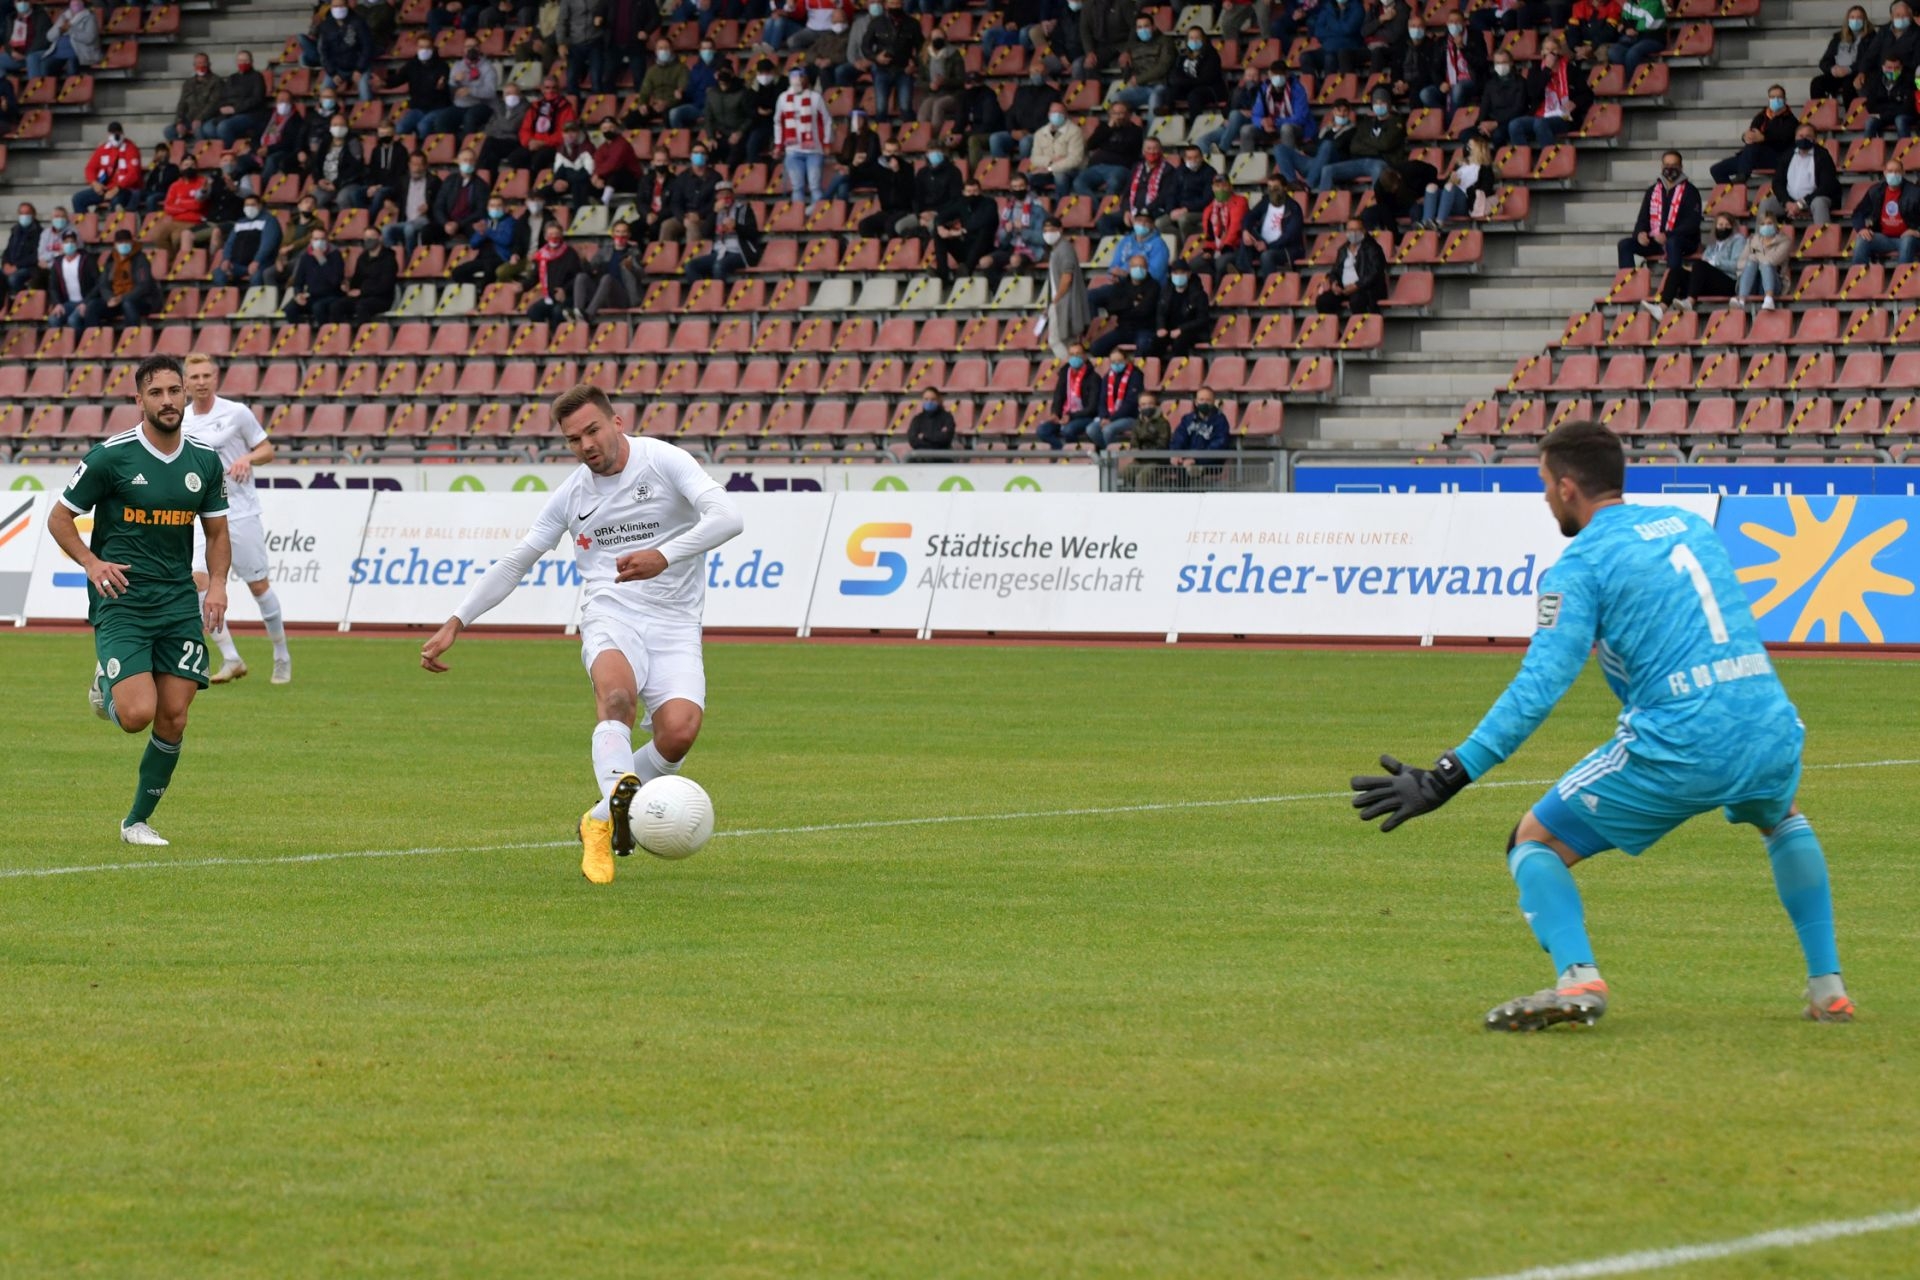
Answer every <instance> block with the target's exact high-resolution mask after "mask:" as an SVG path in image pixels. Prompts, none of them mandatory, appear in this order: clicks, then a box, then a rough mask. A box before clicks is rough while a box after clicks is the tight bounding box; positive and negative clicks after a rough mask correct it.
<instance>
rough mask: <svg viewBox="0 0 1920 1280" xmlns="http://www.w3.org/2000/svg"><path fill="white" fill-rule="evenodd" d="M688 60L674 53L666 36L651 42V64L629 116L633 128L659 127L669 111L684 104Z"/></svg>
mask: <svg viewBox="0 0 1920 1280" xmlns="http://www.w3.org/2000/svg"><path fill="white" fill-rule="evenodd" d="M688 78H689V73H688V71H687V64H686V63H684V62H682V61H680V59H678V58H676V57H674V56H673V45H672V44H671V43H669V42H668V41H667V40H666V38H665V37H662V38H660V39H658V40H656V41H654V43H653V65H652V66H650V67H648V68H647V74H646V75H645V76H644V77H642V78H641V80H640V88H639V91H638V92H637V93H636V94H635V102H634V107H633V110H632V112H631V113H630V114H629V119H630V120H631V121H632V122H633V124H634V127H635V128H645V129H652V128H658V127H660V126H661V125H662V124H663V123H664V122H665V120H666V118H667V115H668V113H669V112H671V111H673V110H674V109H675V108H676V107H682V106H685V105H687V102H686V96H687V82H688Z"/></svg>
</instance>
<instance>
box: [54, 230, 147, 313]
mask: <svg viewBox="0 0 1920 1280" xmlns="http://www.w3.org/2000/svg"><path fill="white" fill-rule="evenodd" d="M123 234H124V233H123ZM127 244H128V246H129V247H131V246H132V244H133V237H132V236H128V237H127ZM99 280H100V270H99V266H98V264H96V263H95V262H94V260H93V255H92V254H90V253H85V252H82V250H81V247H80V236H79V234H78V233H77V232H74V231H71V230H69V231H66V232H63V233H62V234H61V238H60V251H59V253H57V254H56V255H54V258H53V260H52V261H51V262H50V263H49V264H48V266H47V298H48V301H49V302H51V303H52V305H51V306H49V307H48V308H47V323H48V324H50V325H54V326H56V327H57V326H60V325H65V326H66V327H68V328H70V329H78V328H79V327H80V326H81V325H83V324H85V323H86V322H87V299H88V298H90V297H92V296H93V290H94V286H95V285H96V284H98V283H99Z"/></svg>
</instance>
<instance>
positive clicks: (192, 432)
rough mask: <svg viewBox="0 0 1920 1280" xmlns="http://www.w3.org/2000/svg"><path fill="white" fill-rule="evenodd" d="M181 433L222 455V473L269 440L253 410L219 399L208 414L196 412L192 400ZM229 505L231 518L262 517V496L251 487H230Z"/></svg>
mask: <svg viewBox="0 0 1920 1280" xmlns="http://www.w3.org/2000/svg"><path fill="white" fill-rule="evenodd" d="M180 429H181V430H182V431H184V432H186V433H187V438H188V439H190V440H192V441H193V442H194V443H195V444H203V445H205V446H206V447H207V448H209V449H211V450H213V451H214V452H215V453H217V454H219V455H220V466H221V468H222V469H223V470H224V469H226V468H230V467H232V466H233V464H234V463H236V462H238V461H239V460H240V459H242V458H244V457H246V456H247V455H248V454H249V453H251V452H253V450H254V448H255V447H256V446H257V445H259V444H260V442H261V441H263V440H265V439H266V438H267V433H266V432H265V431H264V430H262V429H261V427H260V419H258V418H256V417H254V416H253V410H251V409H249V408H247V406H245V405H243V404H241V403H240V402H239V401H237V400H227V399H223V398H221V397H220V396H215V397H214V398H213V407H212V408H210V409H208V410H207V411H206V412H205V413H196V412H194V408H193V402H192V401H191V400H189V401H188V402H187V413H186V416H185V417H184V418H183V419H181V422H180ZM227 504H228V507H229V511H228V515H229V516H230V517H231V518H232V519H235V520H243V519H245V518H247V517H249V516H258V515H259V514H260V494H259V492H258V491H257V490H256V489H255V488H254V487H253V485H252V484H251V483H249V484H233V483H229V484H228V485H227Z"/></svg>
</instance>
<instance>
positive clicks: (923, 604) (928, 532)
mask: <svg viewBox="0 0 1920 1280" xmlns="http://www.w3.org/2000/svg"><path fill="white" fill-rule="evenodd" d="M955 501H956V499H955V496H954V495H953V494H952V493H843V494H840V495H838V496H837V497H836V498H835V499H834V503H833V519H832V520H831V521H830V522H829V523H828V525H827V537H826V544H825V546H823V547H822V548H821V552H820V576H819V578H818V580H817V581H816V582H815V583H814V587H813V606H812V608H811V609H809V610H808V613H807V626H808V627H809V628H826V629H830V630H839V629H845V628H854V629H858V630H876V631H912V632H915V633H919V632H921V631H923V630H924V629H925V628H926V625H927V610H928V607H929V606H930V605H931V604H932V603H933V596H934V577H935V557H934V556H933V555H932V554H930V553H929V551H928V543H929V541H930V540H931V539H934V538H937V537H938V536H939V535H941V534H942V533H944V532H945V530H946V528H947V524H948V520H949V517H950V513H951V512H952V510H953V504H954V502H955Z"/></svg>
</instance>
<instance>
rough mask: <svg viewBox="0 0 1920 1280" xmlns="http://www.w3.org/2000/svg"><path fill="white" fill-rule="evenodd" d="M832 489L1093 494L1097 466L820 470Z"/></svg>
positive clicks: (956, 465) (935, 465)
mask: <svg viewBox="0 0 1920 1280" xmlns="http://www.w3.org/2000/svg"><path fill="white" fill-rule="evenodd" d="M709 470H711V468H709ZM823 470H826V471H828V472H830V473H831V481H832V487H833V488H836V489H838V488H842V487H844V488H845V489H846V490H847V492H849V493H859V492H862V491H869V492H874V493H901V492H921V491H933V492H941V491H944V492H948V493H1098V492H1100V468H1099V467H1096V466H1094V465H1092V464H1091V463H1077V464H1058V465H1056V464H1053V463H1019V462H956V463H939V462H924V463H908V464H903V465H898V466H861V465H859V464H857V463H848V464H846V465H843V466H838V467H827V468H823Z"/></svg>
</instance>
